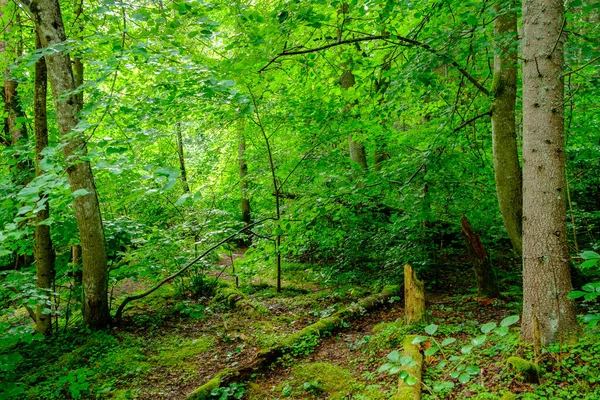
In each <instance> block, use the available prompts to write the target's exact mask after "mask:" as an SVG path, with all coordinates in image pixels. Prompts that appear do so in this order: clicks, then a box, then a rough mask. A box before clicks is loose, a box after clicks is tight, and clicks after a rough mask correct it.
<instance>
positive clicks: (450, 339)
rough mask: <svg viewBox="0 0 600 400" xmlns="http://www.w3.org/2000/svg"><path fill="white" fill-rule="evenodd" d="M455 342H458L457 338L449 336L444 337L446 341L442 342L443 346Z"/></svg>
mask: <svg viewBox="0 0 600 400" xmlns="http://www.w3.org/2000/svg"><path fill="white" fill-rule="evenodd" d="M454 342H456V339H455V338H453V337H449V338H446V339H444V341H443V342H442V346H448V345H449V344H452V343H454Z"/></svg>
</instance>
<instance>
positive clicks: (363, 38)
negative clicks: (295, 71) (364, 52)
mask: <svg viewBox="0 0 600 400" xmlns="http://www.w3.org/2000/svg"><path fill="white" fill-rule="evenodd" d="M389 37H390V35H377V36H367V37H362V38H355V39H346V40H340V41H337V42H334V43H329V44H326V45H324V46H321V47H315V48H314V49H304V50H295V51H283V52H281V53H279V54H277V55H276V56H275V57H274V58H273V59H271V61H269V62H268V63H267V65H265V66H264V67H262V68H261V69H259V70H258V73H261V72H263V71H264V70H265V69H267V68H268V67H269V66H270V65H271V64H273V63H274V62H275V61H276V60H277V59H278V58H280V57H285V56H297V55H299V54H308V53H316V52H317V51H321V50H326V49H330V48H332V47H337V46H341V45H344V44H351V43H358V42H367V41H370V40H379V39H387V38H389Z"/></svg>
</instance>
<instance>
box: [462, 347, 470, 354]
mask: <svg viewBox="0 0 600 400" xmlns="http://www.w3.org/2000/svg"><path fill="white" fill-rule="evenodd" d="M471 350H473V346H463V347H462V348H461V349H460V352H461V353H463V354H469V353H471Z"/></svg>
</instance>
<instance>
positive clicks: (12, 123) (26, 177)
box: [0, 0, 33, 269]
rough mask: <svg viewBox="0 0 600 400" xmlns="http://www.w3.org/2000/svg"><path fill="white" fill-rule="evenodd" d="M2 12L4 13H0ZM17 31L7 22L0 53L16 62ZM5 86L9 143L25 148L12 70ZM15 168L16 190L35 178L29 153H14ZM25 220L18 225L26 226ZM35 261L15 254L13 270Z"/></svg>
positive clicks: (1, 4) (3, 0)
mask: <svg viewBox="0 0 600 400" xmlns="http://www.w3.org/2000/svg"><path fill="white" fill-rule="evenodd" d="M7 7H8V1H7V0H0V9H1V10H6V9H7ZM0 12H1V11H0ZM10 12H11V13H13V12H14V13H15V17H16V18H15V20H16V21H17V25H19V29H20V16H19V10H11V11H10ZM13 28H14V25H13V21H12V20H11V21H8V23H7V24H6V27H5V29H4V35H5V36H6V37H11V39H10V41H7V42H1V44H0V53H7V56H8V57H7V58H8V59H9V60H11V61H13V60H14V59H16V58H17V57H18V56H20V55H21V53H22V44H21V43H20V41H19V40H18V39H17V34H16V32H11V31H12V30H13ZM3 75H4V76H3V78H4V87H3V90H2V99H3V101H4V112H5V114H6V118H5V121H4V130H5V133H6V134H7V136H8V137H9V138H10V139H9V142H8V143H7V144H8V145H10V146H13V147H15V148H17V147H18V146H22V145H26V144H27V140H28V137H29V135H28V132H27V126H26V125H25V121H24V120H25V114H24V112H23V109H22V107H21V99H20V96H19V82H17V81H16V80H15V79H14V78H13V76H12V75H11V71H10V68H6V70H5V71H4V74H3ZM14 158H15V161H16V164H15V167H11V168H10V172H11V179H12V181H13V183H14V184H15V186H16V187H17V188H22V187H24V186H26V185H27V184H28V183H29V182H31V179H32V178H33V165H32V163H31V160H30V159H29V157H28V156H27V151H25V152H21V151H17V152H15V156H14ZM25 223H26V222H25V221H23V222H21V223H20V224H19V225H20V226H23V225H25ZM31 261H32V259H31V257H30V256H29V255H27V254H19V253H18V252H16V253H15V264H14V268H15V269H19V268H22V267H26V266H27V265H29V264H30V263H31Z"/></svg>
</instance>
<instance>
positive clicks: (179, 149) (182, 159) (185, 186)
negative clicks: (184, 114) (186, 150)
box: [176, 122, 190, 193]
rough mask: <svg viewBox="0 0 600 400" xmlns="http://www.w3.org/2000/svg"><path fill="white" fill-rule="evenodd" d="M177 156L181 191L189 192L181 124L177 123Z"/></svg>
mask: <svg viewBox="0 0 600 400" xmlns="http://www.w3.org/2000/svg"><path fill="white" fill-rule="evenodd" d="M176 133H177V155H178V156H179V170H180V171H181V183H183V191H184V192H185V193H189V192H190V186H189V185H188V181H187V172H186V170H185V157H184V154H183V138H182V136H181V122H178V123H177V132H176Z"/></svg>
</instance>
